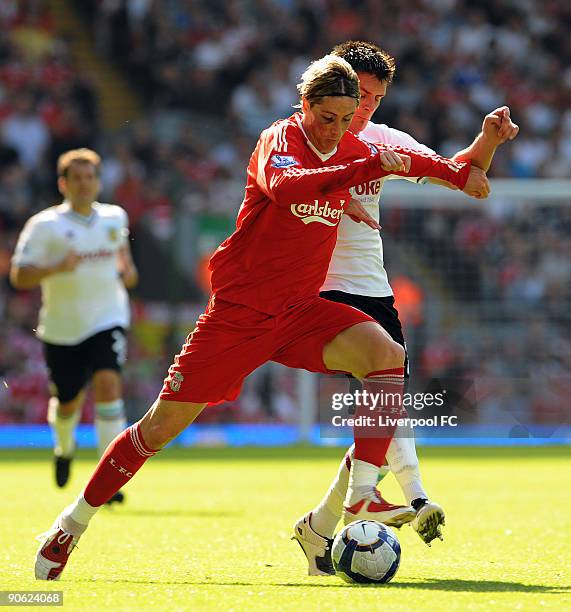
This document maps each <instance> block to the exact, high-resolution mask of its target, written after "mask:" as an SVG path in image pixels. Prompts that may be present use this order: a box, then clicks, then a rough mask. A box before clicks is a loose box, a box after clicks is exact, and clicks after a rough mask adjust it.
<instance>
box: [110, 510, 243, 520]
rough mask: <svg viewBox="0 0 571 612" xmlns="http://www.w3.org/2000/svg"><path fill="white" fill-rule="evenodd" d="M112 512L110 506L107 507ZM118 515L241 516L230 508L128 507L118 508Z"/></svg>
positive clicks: (240, 513)
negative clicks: (136, 508)
mask: <svg viewBox="0 0 571 612" xmlns="http://www.w3.org/2000/svg"><path fill="white" fill-rule="evenodd" d="M107 510H108V511H110V512H114V510H113V509H112V508H108V509H107ZM117 515H118V516H150V517H157V518H159V517H166V516H174V517H177V516H181V517H185V518H229V517H230V518H233V517H237V516H242V515H243V513H242V512H234V511H232V510H183V509H180V508H174V509H173V508H140V509H138V510H135V509H133V510H131V509H129V508H120V509H119V511H118V513H117Z"/></svg>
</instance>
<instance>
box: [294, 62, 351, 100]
mask: <svg viewBox="0 0 571 612" xmlns="http://www.w3.org/2000/svg"><path fill="white" fill-rule="evenodd" d="M297 91H298V92H299V95H300V96H301V97H302V98H305V99H306V100H307V101H308V102H309V104H310V105H311V106H312V105H313V104H316V103H319V102H321V99H322V98H325V97H326V96H348V97H350V98H354V99H355V100H357V103H358V102H359V100H360V98H361V94H360V92H359V79H358V77H357V73H356V72H355V71H354V70H353V68H351V65H350V64H349V62H347V61H345V60H344V59H343V58H341V57H337V56H336V55H326V56H324V57H322V58H321V59H318V60H315V61H314V62H312V63H311V64H310V65H309V67H308V68H307V70H306V71H305V72H304V73H303V74H302V75H301V81H300V82H299V84H298V85H297Z"/></svg>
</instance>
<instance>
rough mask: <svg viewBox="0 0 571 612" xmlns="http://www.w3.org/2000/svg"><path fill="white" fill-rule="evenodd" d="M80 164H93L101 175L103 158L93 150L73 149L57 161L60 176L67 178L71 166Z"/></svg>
mask: <svg viewBox="0 0 571 612" xmlns="http://www.w3.org/2000/svg"><path fill="white" fill-rule="evenodd" d="M75 162H78V163H80V164H91V165H92V166H94V167H95V171H96V172H97V174H99V170H100V168H101V157H99V155H98V154H97V153H96V152H95V151H92V150H91V149H85V148H84V149H72V150H71V151H66V152H65V153H62V154H61V155H60V156H59V157H58V160H57V173H58V176H67V171H68V170H69V168H70V166H71V164H73V163H75Z"/></svg>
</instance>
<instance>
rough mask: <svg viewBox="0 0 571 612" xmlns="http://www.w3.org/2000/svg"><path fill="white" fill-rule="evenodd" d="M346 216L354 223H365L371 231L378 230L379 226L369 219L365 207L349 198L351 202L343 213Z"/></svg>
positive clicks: (369, 216) (371, 218)
mask: <svg viewBox="0 0 571 612" xmlns="http://www.w3.org/2000/svg"><path fill="white" fill-rule="evenodd" d="M343 212H344V213H345V214H346V215H349V216H350V217H351V219H353V221H355V223H361V221H362V222H363V223H366V224H367V225H368V226H369V227H372V228H373V229H376V230H380V229H382V228H381V226H380V225H379V224H378V223H377V221H375V220H374V219H373V217H371V215H370V214H369V213H368V212H367V211H366V210H365V207H364V206H363V205H362V204H361V202H359V201H358V200H355V199H353V198H351V201H350V202H349V204H347V206H346V207H345V209H344V211H343Z"/></svg>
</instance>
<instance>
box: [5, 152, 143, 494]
mask: <svg viewBox="0 0 571 612" xmlns="http://www.w3.org/2000/svg"><path fill="white" fill-rule="evenodd" d="M100 168H101V159H100V157H99V155H98V154H97V153H95V152H94V151H91V150H89V149H76V150H72V151H67V152H66V153H64V154H63V155H61V156H60V158H59V159H58V164H57V172H58V188H59V191H60V193H61V194H62V195H63V196H64V198H65V199H64V201H63V202H62V204H60V205H58V206H52V207H51V208H47V209H46V210H43V211H41V212H39V213H37V214H36V215H34V216H33V217H31V218H30V219H29V220H28V222H27V223H26V225H25V226H24V228H23V230H22V233H21V234H20V237H19V240H18V243H17V246H16V251H15V253H14V256H13V259H12V268H11V270H10V280H11V282H12V284H13V285H14V287H16V288H17V289H32V288H34V287H36V286H38V285H40V286H41V290H42V307H41V310H40V315H39V323H38V329H37V335H38V337H39V338H40V339H41V341H42V343H43V348H44V355H45V360H46V364H47V367H48V370H49V378H50V393H51V398H50V400H49V407H48V422H49V423H50V425H51V427H52V430H53V436H54V441H55V448H54V463H55V479H56V482H57V485H58V486H59V487H63V486H65V484H66V483H67V481H68V479H69V475H70V464H71V461H72V458H73V454H74V451H75V429H76V426H77V424H78V423H79V421H80V418H81V411H82V405H83V402H84V399H85V394H86V387H87V384H88V383H89V382H90V381H91V384H92V387H93V393H94V397H95V430H96V433H97V442H98V448H99V454H100V455H101V454H102V453H103V451H104V450H105V449H106V448H107V445H108V444H109V442H111V440H113V439H114V438H115V437H116V436H117V434H119V433H120V432H121V431H123V429H125V427H126V421H125V411H124V407H123V399H122V395H121V366H122V364H123V363H124V361H125V356H126V350H127V342H126V338H125V329H126V328H127V326H128V325H129V298H128V295H127V291H126V289H125V288H127V289H130V288H132V287H134V286H135V285H136V284H137V270H136V268H135V265H134V264H133V260H132V258H131V251H130V248H129V240H128V235H129V229H128V219H127V213H126V212H125V211H124V210H123V209H122V208H121V207H119V206H114V205H111V204H101V203H99V202H97V201H96V200H95V199H96V197H97V195H98V194H99V192H100V189H101V183H100V180H99V173H100ZM109 501H110V502H111V501H117V502H121V501H123V494H122V492H120V491H118V492H117V493H116V494H115V496H114V497H113V498H112V499H110V500H109Z"/></svg>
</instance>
